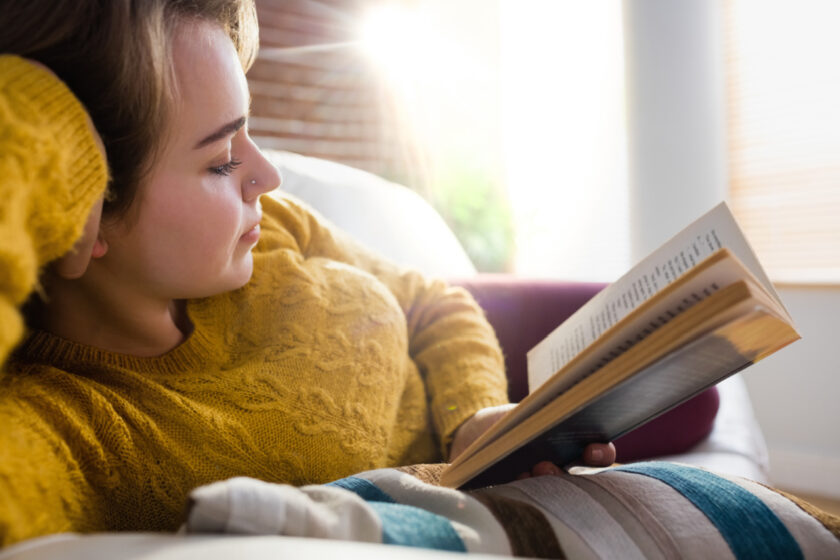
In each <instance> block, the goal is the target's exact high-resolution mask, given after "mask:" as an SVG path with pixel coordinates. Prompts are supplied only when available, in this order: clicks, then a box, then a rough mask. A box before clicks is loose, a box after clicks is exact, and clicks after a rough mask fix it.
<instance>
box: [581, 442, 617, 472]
mask: <svg viewBox="0 0 840 560" xmlns="http://www.w3.org/2000/svg"><path fill="white" fill-rule="evenodd" d="M583 462H584V463H585V464H586V465H588V466H590V467H608V466H610V465H612V464H613V463H615V445H613V444H612V443H590V444H589V445H587V446H586V449H585V450H584V452H583Z"/></svg>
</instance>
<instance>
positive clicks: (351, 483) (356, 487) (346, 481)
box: [327, 476, 397, 504]
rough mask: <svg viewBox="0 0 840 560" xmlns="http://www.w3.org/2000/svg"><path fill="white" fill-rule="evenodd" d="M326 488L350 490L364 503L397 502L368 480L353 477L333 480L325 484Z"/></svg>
mask: <svg viewBox="0 0 840 560" xmlns="http://www.w3.org/2000/svg"><path fill="white" fill-rule="evenodd" d="M327 486H337V487H339V488H344V489H345V490H350V491H351V492H353V493H354V494H358V495H359V497H361V498H362V499H363V500H364V501H366V502H385V503H386V504H396V503H397V501H396V500H395V499H394V498H392V497H391V496H389V495H388V494H386V493H385V492H383V491H382V489H381V488H380V487H379V486H377V485H376V484H374V483H373V482H371V481H369V480H365V479H364V478H358V477H355V476H348V477H347V478H342V479H340V480H334V481H333V482H330V483H328V484H327Z"/></svg>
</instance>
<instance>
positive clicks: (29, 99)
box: [0, 55, 107, 363]
mask: <svg viewBox="0 0 840 560" xmlns="http://www.w3.org/2000/svg"><path fill="white" fill-rule="evenodd" d="M106 183H107V166H106V163H105V158H104V156H103V154H102V153H101V152H100V151H99V149H98V148H97V146H96V143H95V140H94V138H93V135H92V134H91V132H90V129H89V128H88V124H87V120H86V116H85V110H84V108H83V107H82V105H81V104H80V103H79V102H78V100H76V98H75V97H74V96H73V94H72V93H71V92H70V90H69V89H67V87H66V86H65V85H64V84H63V83H61V82H60V81H59V80H58V79H57V78H55V77H54V76H53V75H52V74H50V73H49V72H48V71H46V70H44V69H43V68H40V67H36V66H34V65H33V64H31V63H29V62H27V61H25V60H23V59H21V58H19V57H16V56H10V55H1V56H0V363H2V362H3V360H5V358H6V356H7V354H8V352H9V350H10V349H11V348H12V347H13V346H14V345H15V344H16V343H17V342H18V341H19V339H20V337H21V335H22V333H23V322H22V321H21V318H20V314H19V313H18V310H17V308H18V306H19V305H20V304H21V303H22V302H23V301H24V300H25V299H26V297H27V296H28V295H29V294H30V293H31V291H32V290H33V289H34V288H35V286H36V282H37V277H38V270H39V268H40V267H41V266H43V265H44V264H46V263H47V262H49V261H51V260H53V259H55V258H57V257H59V256H61V255H63V254H64V253H66V252H67V251H69V250H70V249H71V248H72V246H73V243H74V242H75V240H76V239H78V238H79V237H80V236H81V233H82V228H83V227H84V223H85V220H86V218H87V215H88V214H89V213H90V209H91V207H92V206H93V204H94V202H95V201H96V200H97V198H98V197H99V196H101V195H102V193H103V192H104V191H105V185H106Z"/></svg>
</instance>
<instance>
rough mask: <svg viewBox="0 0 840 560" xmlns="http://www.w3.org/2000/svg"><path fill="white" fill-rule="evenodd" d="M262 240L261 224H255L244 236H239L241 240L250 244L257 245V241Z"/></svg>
mask: <svg viewBox="0 0 840 560" xmlns="http://www.w3.org/2000/svg"><path fill="white" fill-rule="evenodd" d="M259 240H260V224H257V225H255V226H254V227H252V228H251V229H249V230H248V231H246V232H245V233H244V234H243V235H242V237H240V238H239V241H240V242H242V243H248V244H250V245H255V244H256V243H257V241H259Z"/></svg>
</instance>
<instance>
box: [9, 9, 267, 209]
mask: <svg viewBox="0 0 840 560" xmlns="http://www.w3.org/2000/svg"><path fill="white" fill-rule="evenodd" d="M190 19H197V20H201V21H209V22H211V23H215V24H218V25H220V26H221V27H222V28H223V29H224V31H225V33H226V34H227V35H228V36H229V37H230V39H231V41H233V44H234V46H235V47H236V50H237V52H238V53H239V59H240V61H241V63H242V67H243V69H244V70H246V71H247V69H248V68H250V66H251V64H252V63H253V61H254V59H255V58H256V53H257V47H258V30H257V16H256V8H255V6H254V0H72V1H69V2H55V0H13V1H6V2H4V5H3V9H2V10H0V29H2V30H3V33H2V34H0V52H2V53H11V54H17V55H20V56H24V57H27V58H31V59H34V60H37V61H39V62H41V63H43V64H45V65H46V66H48V67H49V68H50V69H52V71H53V72H55V73H56V74H57V75H58V76H59V77H60V78H61V79H62V80H63V81H64V82H65V83H66V84H67V85H68V86H69V87H70V89H71V90H72V91H73V92H74V93H75V94H76V96H77V97H78V98H79V100H80V101H81V102H82V103H83V104H84V105H85V107H86V108H87V110H88V112H89V113H90V115H91V118H92V120H93V123H94V125H95V126H96V128H97V131H98V132H99V134H100V135H101V136H102V140H103V142H104V144H105V149H106V151H107V155H108V166H109V168H110V169H109V171H110V174H111V184H110V186H109V192H110V196H109V199H108V200H106V201H105V207H104V212H105V213H106V215H108V216H109V217H113V216H116V217H120V216H122V215H123V214H125V212H126V211H127V210H128V208H129V207H130V206H131V204H132V202H133V200H134V198H135V195H136V192H137V187H138V185H139V184H140V182H141V181H142V179H143V177H144V175H145V174H146V173H147V172H148V170H149V168H150V167H151V166H152V165H153V163H154V161H155V158H156V157H157V153H158V150H159V149H160V147H161V144H162V139H163V138H164V137H165V135H166V123H167V122H168V116H169V112H170V110H171V105H172V95H173V88H174V86H175V84H174V79H173V70H172V57H171V43H172V38H173V35H174V33H175V32H176V27H177V26H178V25H179V24H180V23H182V22H183V21H185V20H190Z"/></svg>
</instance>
